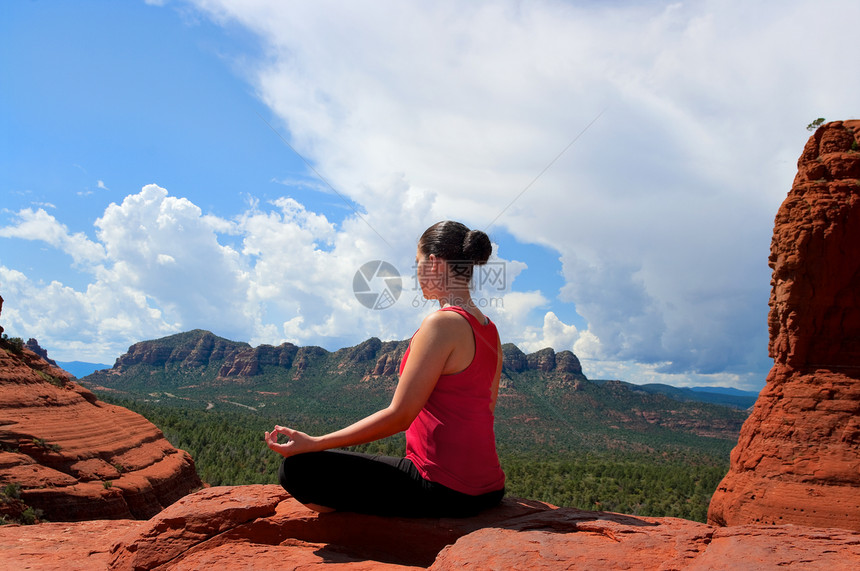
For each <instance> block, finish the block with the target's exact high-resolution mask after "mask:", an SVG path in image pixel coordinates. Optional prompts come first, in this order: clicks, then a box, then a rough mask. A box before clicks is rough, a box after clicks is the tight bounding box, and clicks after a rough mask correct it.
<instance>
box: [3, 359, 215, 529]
mask: <svg viewBox="0 0 860 571" xmlns="http://www.w3.org/2000/svg"><path fill="white" fill-rule="evenodd" d="M10 484H11V485H13V486H14V487H15V488H18V490H19V493H20V500H21V501H22V502H23V503H24V504H26V505H27V506H30V507H31V508H35V509H38V510H41V511H42V512H43V513H44V517H45V518H46V519H48V520H51V521H77V520H86V519H112V518H149V517H151V516H153V515H154V514H156V513H158V512H159V511H161V510H162V509H163V508H164V507H165V506H168V505H170V504H171V503H173V502H174V501H176V500H178V499H179V498H181V497H182V496H184V495H185V494H187V493H189V492H190V491H192V490H194V489H196V488H199V487H201V486H202V483H201V481H200V479H199V477H198V476H197V472H196V471H195V468H194V462H193V461H192V459H191V457H190V456H189V455H188V454H187V453H185V452H183V451H181V450H176V449H175V448H173V446H171V445H170V443H169V442H168V441H167V440H166V439H165V438H164V435H163V434H162V433H161V431H160V430H158V428H156V427H155V425H153V424H152V423H151V422H149V421H148V420H146V419H145V418H143V417H142V416H140V415H139V414H136V413H134V412H131V411H130V410H127V409H125V408H122V407H119V406H113V405H109V404H106V403H104V402H101V401H99V400H98V399H97V398H96V397H95V395H93V393H92V392H90V391H89V390H88V389H86V388H84V387H82V386H80V385H78V384H77V383H74V382H72V381H71V380H70V377H69V375H68V373H66V372H65V371H63V370H62V369H59V368H57V367H55V366H53V365H51V364H50V363H48V362H46V361H45V360H43V359H42V358H41V357H40V356H38V355H36V354H35V353H33V352H32V351H30V350H29V349H26V348H22V349H21V350H20V352H18V351H14V350H10V349H9V348H8V347H5V348H0V486H8V485H10ZM16 495H17V494H16Z"/></svg>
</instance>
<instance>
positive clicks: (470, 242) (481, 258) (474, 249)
mask: <svg viewBox="0 0 860 571" xmlns="http://www.w3.org/2000/svg"><path fill="white" fill-rule="evenodd" d="M492 253H493V244H492V243H491V242H490V237H489V236H487V234H486V232H483V231H481V230H469V231H468V232H467V233H466V237H465V238H464V239H463V255H464V256H465V257H466V259H467V260H472V261H473V262H474V263H475V264H476V265H479V266H480V265H482V264H486V263H487V260H489V259H490V255H491V254H492Z"/></svg>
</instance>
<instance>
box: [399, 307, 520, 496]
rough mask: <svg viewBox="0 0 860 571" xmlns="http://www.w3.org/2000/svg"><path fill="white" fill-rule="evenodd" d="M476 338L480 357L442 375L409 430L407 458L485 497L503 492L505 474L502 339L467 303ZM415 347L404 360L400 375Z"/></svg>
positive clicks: (438, 478) (431, 476)
mask: <svg viewBox="0 0 860 571" xmlns="http://www.w3.org/2000/svg"><path fill="white" fill-rule="evenodd" d="M440 311H454V312H456V313H459V314H460V315H462V316H463V317H465V318H466V319H467V320H468V321H469V325H471V326H472V333H473V335H474V336H475V356H474V357H473V358H472V362H471V363H470V364H469V366H468V367H466V368H465V369H464V370H463V371H460V372H459V373H455V374H453V375H442V376H441V377H439V380H438V381H437V382H436V387H435V388H434V389H433V392H432V393H431V394H430V398H429V399H427V403H426V404H425V405H424V408H422V409H421V412H419V413H418V416H417V417H415V420H414V421H412V424H411V425H410V426H409V429H408V430H407V431H406V457H407V458H408V459H409V460H411V461H412V463H413V464H415V467H416V468H417V469H418V471H419V472H420V473H421V475H422V476H423V477H424V478H425V479H426V480H429V481H431V482H437V483H439V484H442V485H443V486H447V487H449V488H451V489H453V490H457V491H458V492H462V493H464V494H469V495H473V496H476V495H479V494H484V493H487V492H494V491H496V490H500V489H502V488H503V487H504V485H505V473H504V472H503V471H502V468H501V466H500V464H499V457H498V454H497V453H496V435H495V431H494V429H493V422H494V420H495V418H494V416H493V413H492V412H490V401H491V398H492V395H491V391H492V385H493V378H494V377H495V374H496V367H497V365H498V355H499V354H498V351H499V345H498V343H499V341H498V339H499V337H498V333H497V331H496V326H495V325H493V322H492V321H490V320H489V319H488V320H487V323H485V324H481V323H479V322H478V320H477V319H475V317H474V316H473V315H472V314H470V313H469V312H468V311H466V310H464V309H463V308H461V307H456V306H448V307H444V308H442V309H441V310H440ZM408 358H409V349H408V348H407V349H406V354H405V355H403V360H402V361H401V362H400V373H403V368H404V366H405V365H406V360H407V359H408Z"/></svg>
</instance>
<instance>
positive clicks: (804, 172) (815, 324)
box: [708, 121, 860, 530]
mask: <svg viewBox="0 0 860 571" xmlns="http://www.w3.org/2000/svg"><path fill="white" fill-rule="evenodd" d="M769 263H770V266H771V268H772V269H773V278H772V280H771V295H770V314H769V317H768V325H769V328H770V346H769V348H770V355H771V357H773V359H774V366H773V368H772V369H771V371H770V374H769V375H768V377H767V385H766V386H765V388H764V389H763V390H762V392H761V394H760V395H759V398H758V400H757V401H756V404H755V407H754V408H753V412H752V414H751V415H750V417H749V418H748V419H747V421H746V422H745V423H744V426H743V428H742V429H741V434H740V438H739V440H738V444H737V446H736V447H735V449H734V450H733V451H732V455H731V466H730V469H729V473H728V474H727V475H726V477H725V478H724V479H723V481H722V482H721V483H720V485H719V487H718V488H717V491H716V493H715V494H714V496H713V498H712V500H711V504H710V509H709V512H708V522H709V523H713V524H717V525H740V524H749V523H765V524H785V523H793V524H798V525H806V526H821V527H841V528H845V529H852V530H860V121H838V122H834V123H828V124H826V125H824V126H822V127H821V128H819V129H818V130H817V131H816V132H815V134H814V135H813V136H812V137H811V138H810V139H809V142H808V143H807V144H806V147H805V148H804V150H803V154H802V155H801V157H800V159H799V161H798V173H797V176H796V178H795V179H794V185H793V188H792V190H791V192H790V193H789V194H788V197H787V198H786V199H785V202H783V204H782V206H781V207H780V209H779V212H778V213H777V215H776V222H775V226H774V235H773V241H772V243H771V254H770V260H769Z"/></svg>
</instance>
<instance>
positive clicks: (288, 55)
mask: <svg viewBox="0 0 860 571" xmlns="http://www.w3.org/2000/svg"><path fill="white" fill-rule="evenodd" d="M197 5H198V7H199V9H200V10H201V11H202V12H204V13H205V14H208V15H210V16H211V17H212V18H213V19H214V20H215V21H216V22H219V23H227V22H238V23H240V24H241V25H243V26H245V27H246V28H248V29H249V30H251V31H252V32H253V33H254V34H256V35H258V36H259V38H260V39H261V41H262V43H263V45H264V47H265V49H264V50H261V52H260V53H264V54H265V56H261V57H265V59H260V60H258V61H256V62H255V61H254V60H253V59H250V58H249V59H248V60H247V61H246V62H245V65H244V66H243V70H244V72H245V73H247V78H246V79H247V80H248V81H250V82H252V83H253V85H254V88H255V89H256V90H257V92H258V94H259V97H260V98H261V100H262V101H264V102H265V103H266V104H267V105H269V106H270V107H271V109H272V110H273V111H274V112H275V113H276V114H277V115H278V116H279V117H280V119H281V120H282V122H283V124H282V127H284V126H285V127H286V128H287V129H288V131H284V134H285V135H286V136H287V138H288V140H289V141H290V144H291V145H292V146H294V147H295V149H296V150H297V151H298V152H299V153H300V154H301V155H302V156H303V157H305V158H307V159H309V160H310V162H311V163H312V164H313V165H314V168H316V169H317V170H319V172H321V173H323V174H324V176H325V178H326V179H327V180H328V181H329V182H331V184H332V186H333V187H334V188H336V189H337V190H338V192H339V193H342V194H343V195H344V196H345V197H346V198H347V199H348V200H350V201H352V202H353V203H354V204H356V205H357V209H358V211H359V212H360V213H361V216H360V217H359V216H358V215H357V214H355V213H350V215H349V216H348V217H347V218H346V219H345V221H344V222H343V223H342V224H340V225H334V224H332V223H331V221H330V220H328V219H327V218H326V217H325V216H324V215H322V214H320V213H315V212H310V211H308V210H307V209H306V208H305V206H304V205H302V204H301V203H300V202H298V201H296V200H295V198H293V199H288V198H282V199H278V200H275V201H273V202H272V203H265V204H263V205H260V204H259V203H255V202H253V199H252V202H251V204H250V205H249V207H248V208H247V210H246V211H245V212H243V213H240V214H238V215H237V216H235V217H233V218H231V219H229V220H228V219H224V218H219V217H216V216H212V215H209V214H204V213H203V212H202V211H201V210H200V208H199V207H198V206H196V205H194V204H192V203H191V202H190V201H188V200H186V199H182V198H177V197H173V196H168V194H167V192H166V191H165V190H164V189H159V188H158V187H154V186H148V187H145V188H144V189H143V190H142V191H141V192H140V193H138V194H134V195H131V196H128V197H126V198H125V199H124V200H123V202H122V204H119V205H116V204H114V205H111V206H110V207H108V209H107V210H106V211H105V213H104V216H103V217H102V218H100V219H99V221H98V222H97V227H98V233H97V236H98V241H97V242H93V241H90V240H88V239H87V238H86V237H85V236H83V235H82V234H75V235H70V234H69V232H68V230H67V229H66V228H65V227H64V226H62V225H61V224H59V223H58V222H57V221H56V220H55V219H54V218H53V217H50V216H49V215H47V214H46V213H45V212H44V211H43V210H39V211H35V212H34V211H21V212H19V213H18V222H17V223H16V224H15V225H13V226H10V227H7V228H4V229H2V232H5V233H4V234H0V235H2V236H6V237H13V236H14V237H19V238H26V239H40V240H44V241H46V242H48V243H49V244H52V245H53V246H55V247H58V248H61V249H63V251H67V252H69V253H71V255H73V256H74V257H75V260H76V261H77V262H78V263H80V264H90V265H91V267H92V271H93V272H96V273H95V275H96V276H97V281H96V282H95V283H94V284H92V285H91V287H96V286H98V287H102V288H104V292H103V293H104V294H105V295H107V296H108V297H109V298H112V299H114V298H115V299H118V300H126V299H127V300H133V303H131V305H129V306H128V307H130V308H131V309H130V310H128V311H131V312H137V317H131V316H127V317H124V318H123V317H120V318H117V319H118V320H117V321H116V322H115V323H113V324H112V325H111V327H115V328H117V329H118V330H119V329H122V328H130V327H132V326H138V327H140V328H141V329H140V330H139V331H137V335H138V336H139V337H143V336H146V335H147V334H148V333H150V332H152V331H155V330H178V329H187V328H191V327H194V326H205V327H207V328H211V329H213V330H216V331H217V332H220V333H221V334H225V335H228V336H233V337H234V338H241V339H248V340H250V341H251V342H254V343H257V342H278V341H279V340H280V339H281V338H283V339H288V340H291V341H295V342H304V343H307V342H313V343H319V344H326V345H328V346H337V345H345V344H351V343H354V342H357V341H359V340H360V339H361V338H364V337H367V336H369V335H377V336H380V337H383V338H403V337H406V336H408V335H409V334H411V332H412V331H411V328H412V327H413V324H416V323H417V322H418V321H417V320H416V315H415V312H416V310H418V311H425V310H427V307H426V306H425V305H424V304H423V303H422V302H421V300H420V296H417V292H415V291H412V290H409V289H408V288H407V290H406V291H404V292H403V298H402V300H401V302H398V304H397V305H396V306H395V307H394V308H391V309H390V310H385V311H377V312H371V311H369V310H366V309H365V308H363V307H362V306H361V305H360V304H358V303H357V301H356V300H355V299H354V297H353V296H352V292H351V289H350V287H351V283H352V282H351V280H352V276H353V274H354V272H355V270H356V269H357V268H358V267H359V266H360V265H361V264H362V263H364V262H366V261H368V260H372V259H385V260H388V261H391V262H392V263H394V264H395V265H396V266H397V267H398V268H399V269H400V270H401V273H403V274H404V275H405V274H406V273H407V272H408V270H409V268H411V261H412V257H413V256H414V245H415V240H416V239H417V237H418V235H419V234H420V232H421V231H422V230H423V229H424V228H425V227H427V226H428V225H429V224H431V223H433V222H435V221H437V220H440V219H445V218H455V219H460V220H462V221H463V222H465V223H466V224H468V225H470V226H473V227H478V228H483V227H486V226H487V225H489V224H490V223H491V222H492V223H494V225H493V226H492V227H490V228H489V230H490V232H491V235H492V230H493V229H494V228H502V229H504V230H505V231H506V232H508V233H510V234H511V235H513V236H514V237H516V238H517V239H518V240H519V241H520V242H523V243H535V244H541V245H544V246H548V247H550V248H553V249H554V250H556V251H557V252H558V254H559V256H560V258H561V260H562V262H563V267H562V273H563V277H564V280H565V285H564V287H563V288H562V291H561V298H562V299H561V302H566V303H570V304H574V305H575V309H576V312H577V313H578V314H579V315H581V316H582V317H583V318H584V319H585V321H586V322H587V327H583V328H580V329H582V330H581V331H580V330H577V328H576V327H574V326H573V325H569V324H566V323H564V322H563V321H562V320H561V319H559V318H558V315H560V314H561V313H560V312H556V311H553V306H554V304H558V303H561V302H560V301H559V300H556V299H554V298H553V297H552V296H553V295H554V293H555V292H551V291H543V290H538V289H535V288H531V287H530V288H529V289H530V291H527V292H522V291H507V292H504V295H503V296H502V299H503V302H504V304H503V307H502V308H499V310H498V311H497V313H496V314H494V315H493V317H494V318H495V319H496V321H497V322H498V323H499V325H500V329H501V330H502V333H503V335H504V336H505V337H506V340H510V341H515V342H518V343H520V344H521V345H522V346H523V347H524V348H528V349H536V348H539V345H541V344H543V343H547V344H553V345H554V346H555V344H558V346H556V348H557V349H564V348H569V347H570V346H573V347H574V350H575V351H576V352H577V353H578V354H580V352H581V353H582V355H581V356H583V357H587V358H588V359H590V360H591V361H590V362H591V363H603V365H600V366H602V367H604V371H606V372H607V373H606V374H608V373H609V372H611V371H616V370H617V371H618V372H619V373H621V372H623V371H624V369H623V367H628V369H626V370H628V371H634V372H636V373H637V374H639V373H641V374H642V375H643V376H647V377H648V378H657V377H658V376H660V375H664V376H665V378H667V379H668V378H679V379H680V378H682V375H691V376H690V377H689V378H692V376H695V375H724V378H723V377H721V378H719V379H717V378H716V377H714V378H713V379H714V380H715V382H716V381H720V382H723V380H725V382H730V380H731V378H737V379H741V380H743V379H746V377H744V376H743V375H746V374H753V375H754V374H760V372H761V371H762V370H763V368H766V367H767V365H768V362H767V355H766V335H767V332H766V321H765V317H766V311H767V305H766V304H767V293H768V283H769V273H770V272H769V270H768V268H767V265H766V262H767V254H768V246H769V241H770V235H771V231H772V224H773V216H774V214H775V212H776V209H777V207H778V205H779V202H780V201H781V200H782V198H783V197H784V196H785V193H786V192H787V191H788V189H789V187H790V184H791V181H792V178H793V176H794V171H795V168H796V167H795V161H796V158H797V156H798V155H799V153H800V151H801V149H802V147H803V144H804V142H805V140H806V138H807V136H808V133H807V132H806V131H805V129H804V127H805V126H806V124H807V123H808V122H809V121H810V120H811V119H813V118H815V117H818V116H825V117H828V118H834V119H835V118H848V117H847V114H850V113H856V102H855V99H856V98H855V96H854V94H855V93H857V92H858V91H860V78H858V76H857V75H856V74H851V73H848V72H847V71H846V62H845V59H844V58H840V57H834V54H848V53H853V51H854V46H853V44H852V43H851V38H853V37H854V36H855V35H856V34H855V33H854V29H853V26H854V22H857V21H858V20H860V5H858V4H857V3H856V2H851V1H842V2H837V1H824V2H822V1H815V2H812V1H805V0H794V1H779V2H777V1H768V2H759V3H754V4H753V3H750V2H746V1H743V0H729V1H716V0H713V1H703V2H697V3H687V4H685V3H671V2H650V3H645V4H643V3H640V2H632V1H631V2H612V3H569V2H557V1H551V0H550V1H545V2H533V3H520V2H513V1H510V2H472V3H468V4H467V5H463V4H462V3H455V2H450V1H440V2H433V3H426V2H425V3H419V2H376V1H374V2H360V1H357V2H350V3H337V4H334V3H329V2H324V1H323V2H314V3H283V2H266V1H259V2H244V1H242V2H240V1H238V0H220V1H219V0H206V1H203V0H200V1H199V2H197ZM815 22H827V26H828V31H827V33H826V34H823V35H822V34H816V36H815V39H814V41H798V40H797V38H809V37H810V35H811V34H813V33H814V32H813V29H812V28H811V23H815ZM604 110H605V112H604V113H603V114H602V115H601V116H600V118H599V119H598V120H597V121H596V122H595V123H594V125H593V126H591V127H590V128H589V129H588V130H587V131H586V132H585V133H584V134H582V136H581V138H580V139H579V140H577V142H576V143H574V144H573V145H572V146H571V147H570V148H569V149H568V150H567V151H566V152H565V153H564V154H562V155H561V156H560V157H559V158H558V160H557V161H556V162H555V163H554V164H553V165H552V167H551V168H550V169H548V170H547V171H546V172H545V173H544V174H543V175H542V176H540V177H539V178H538V179H537V180H536V181H535V176H536V175H537V174H538V173H540V172H541V171H542V169H544V167H546V166H547V165H548V164H549V163H550V161H552V160H553V159H554V158H555V157H557V156H558V154H559V152H560V151H561V150H562V149H564V148H565V146H566V145H568V143H570V142H571V140H573V138H574V137H575V136H576V135H577V134H578V133H580V132H581V131H582V130H583V128H585V127H586V125H588V124H589V122H591V121H592V120H594V119H595V117H597V116H598V114H600V113H601V112H602V111H604ZM533 181H534V184H532V185H531V186H528V185H530V184H531V183H532V182H533ZM527 186H528V190H527V191H525V192H524V193H523V194H522V196H521V197H520V198H519V199H517V200H515V201H514V203H513V204H512V205H511V206H510V208H507V209H506V210H504V212H503V209H505V207H506V206H507V205H508V204H509V203H510V202H511V200H513V199H514V198H515V197H516V196H517V195H518V194H519V193H520V192H522V191H523V190H524V189H526V188H527ZM171 191H173V192H177V193H179V194H180V195H181V193H182V189H171ZM500 214H501V216H500ZM225 234H229V235H230V236H233V237H237V240H239V242H235V243H234V242H231V244H239V245H234V246H233V247H230V246H226V245H224V243H222V242H219V237H222V236H223V235H225ZM500 255H501V258H499V259H502V258H506V257H507V258H510V257H512V256H510V255H507V254H506V253H505V252H504V251H502V252H500ZM103 258H104V259H103ZM526 262H528V260H526ZM510 264H511V265H510V268H511V270H512V274H511V276H512V277H511V279H513V276H514V275H515V274H514V270H515V265H514V262H513V261H510ZM516 268H517V269H518V271H523V268H524V266H523V265H522V264H520V265H519V266H516ZM406 281H407V282H408V281H409V280H408V279H407V280H406ZM177 284H182V286H183V287H177ZM46 287H47V286H46ZM112 292H113V293H112ZM78 293H79V294H80V295H84V292H78ZM65 295H68V296H70V299H71V297H73V296H71V294H65ZM87 295H89V291H88V292H87ZM111 296H113V297H111ZM413 302H414V303H413ZM117 303H120V302H117ZM78 305H79V306H80V307H87V306H86V304H85V303H84V302H83V301H81V302H79V303H78ZM413 305H416V306H417V307H413ZM93 307H95V308H96V309H92V310H91V313H92V315H101V314H99V313H98V311H102V308H101V307H100V306H99V307H96V306H93ZM105 311H107V310H106V309H105ZM490 313H492V312H490ZM4 315H5V313H4ZM116 315H121V312H120V313H117V314H116ZM541 317H542V319H541ZM94 320H95V317H93V318H92V319H91V320H90V322H91V323H95V321H94ZM135 320H138V321H135ZM541 321H542V323H541ZM584 364H585V363H584ZM611 367H615V368H611ZM618 367H621V368H618ZM751 372H752V373H751ZM601 374H603V373H601ZM733 375H734V376H735V377H733ZM697 378H698V377H697ZM703 378H704V377H703ZM708 378H710V377H708ZM739 382H741V381H739Z"/></svg>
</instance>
